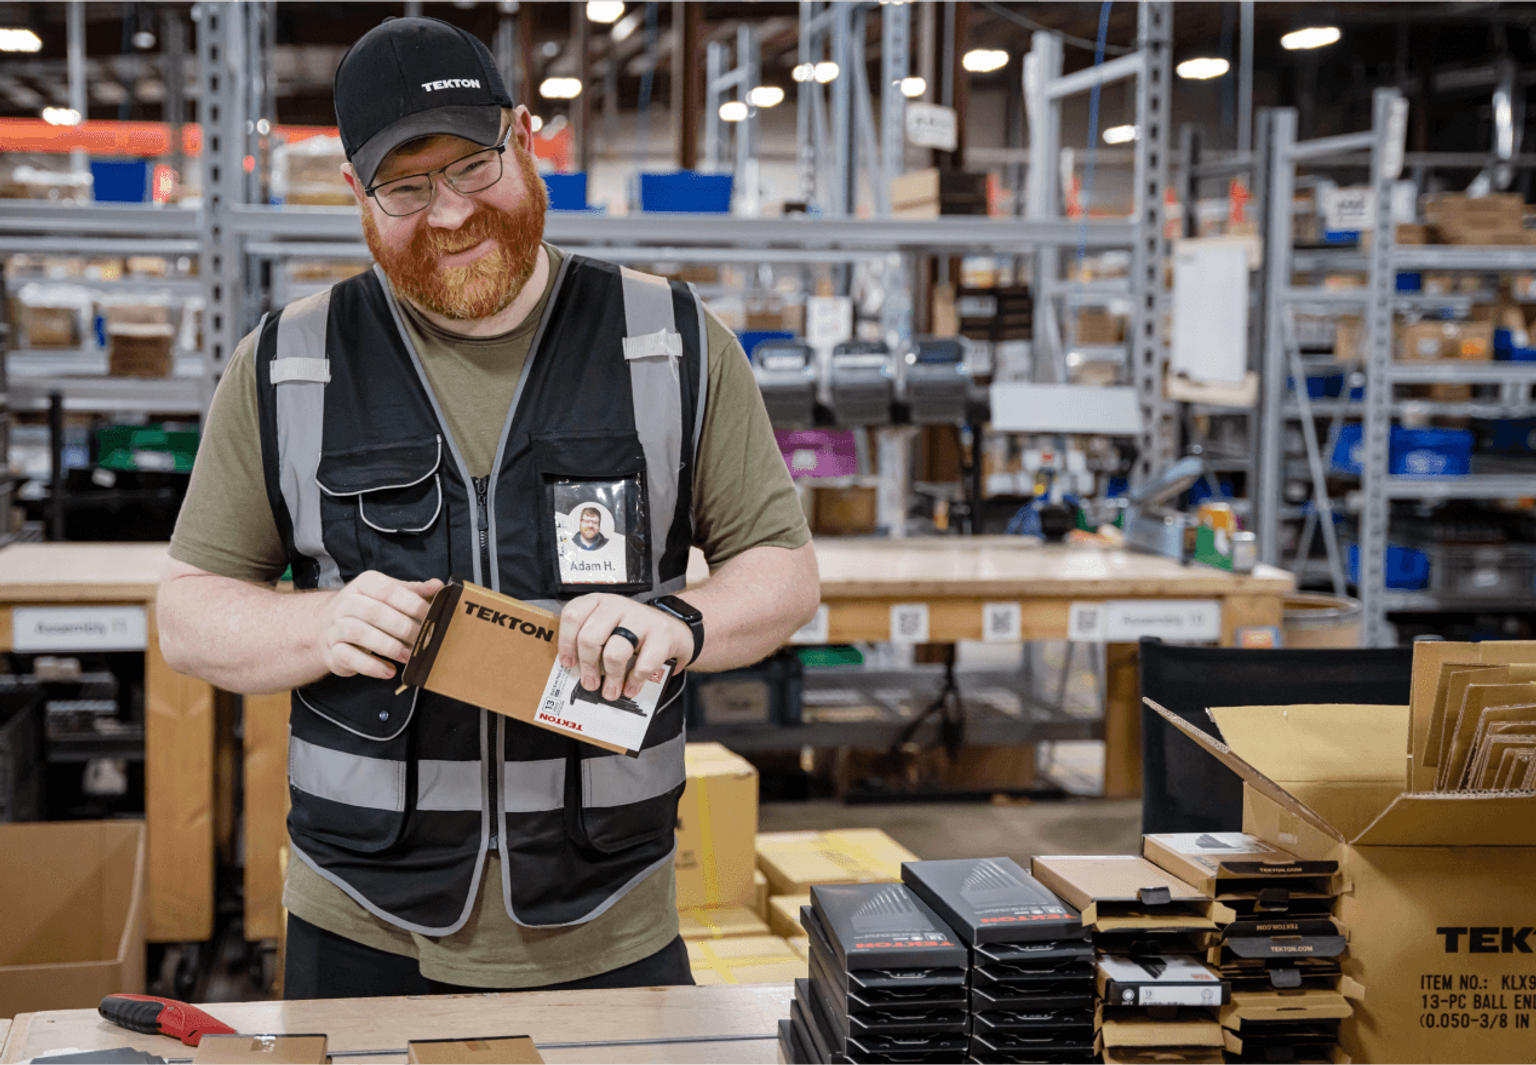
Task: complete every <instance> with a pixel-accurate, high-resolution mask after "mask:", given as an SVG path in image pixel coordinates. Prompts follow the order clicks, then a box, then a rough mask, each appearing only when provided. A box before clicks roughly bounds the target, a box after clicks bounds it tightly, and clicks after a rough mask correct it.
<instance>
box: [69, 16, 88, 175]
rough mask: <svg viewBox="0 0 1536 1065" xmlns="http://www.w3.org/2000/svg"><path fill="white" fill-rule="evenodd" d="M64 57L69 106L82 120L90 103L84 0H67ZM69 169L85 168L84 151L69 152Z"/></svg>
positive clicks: (79, 172)
mask: <svg viewBox="0 0 1536 1065" xmlns="http://www.w3.org/2000/svg"><path fill="white" fill-rule="evenodd" d="M65 32H66V41H65V46H64V47H65V57H66V64H67V66H68V71H69V73H68V77H69V107H70V110H72V111H74V112H75V113H76V114H78V115H79V116H80V121H81V122H84V121H85V120H86V117H87V113H88V112H89V111H90V105H89V103H88V102H87V96H86V84H85V0H69V10H68V15H67V24H66V31H65ZM69 169H70V171H71V173H73V174H75V175H76V176H79V175H81V174H84V173H85V172H86V170H87V163H86V158H85V152H84V151H83V150H81V149H79V148H77V149H75V150H74V151H72V152H70V153H69Z"/></svg>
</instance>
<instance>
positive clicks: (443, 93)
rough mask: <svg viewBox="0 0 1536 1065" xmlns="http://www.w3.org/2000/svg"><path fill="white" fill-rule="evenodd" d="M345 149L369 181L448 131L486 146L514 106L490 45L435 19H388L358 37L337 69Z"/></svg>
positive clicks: (493, 140)
mask: <svg viewBox="0 0 1536 1065" xmlns="http://www.w3.org/2000/svg"><path fill="white" fill-rule="evenodd" d="M334 91H335V98H336V124H337V126H338V127H339V128H340V131H341V146H342V149H343V150H344V151H345V152H346V153H347V159H348V160H349V161H350V162H351V163H352V168H353V169H354V170H355V171H357V176H358V178H359V179H360V180H361V181H362V183H363V184H364V185H365V186H368V185H372V184H373V183H374V179H375V175H376V174H377V172H378V169H379V165H380V164H381V163H383V162H384V159H385V157H386V156H388V155H389V153H390V152H392V151H394V150H395V149H396V148H398V147H400V146H401V145H402V144H405V143H406V142H408V141H413V140H416V139H417V138H420V137H430V136H435V135H439V134H447V135H449V136H454V137H462V138H463V139H464V140H467V141H470V142H472V143H474V144H481V145H484V146H485V147H487V148H489V147H491V146H492V145H494V144H496V143H497V141H498V139H499V137H500V134H501V109H502V108H504V107H511V106H513V103H512V97H511V95H510V94H509V93H508V92H507V89H506V86H505V85H503V84H502V80H501V75H500V74H499V73H498V72H497V70H496V61H495V60H494V59H493V58H492V57H491V52H490V49H488V48H486V46H485V45H484V44H483V43H482V42H481V41H480V40H479V38H477V37H475V36H474V34H472V33H468V32H466V31H464V30H461V29H459V28H458V27H457V26H452V25H449V24H448V23H446V22H443V21H441V20H440V19H435V18H419V17H415V18H389V19H385V20H384V21H383V22H382V23H381V24H379V25H378V26H375V27H374V28H373V29H371V30H369V31H368V32H367V33H365V34H363V36H362V37H361V38H359V40H358V42H357V43H356V44H354V45H353V46H352V47H351V48H350V49H349V50H348V51H347V54H346V55H344V56H343V57H342V59H341V64H340V65H339V66H338V67H337V68H336V81H335V86H334Z"/></svg>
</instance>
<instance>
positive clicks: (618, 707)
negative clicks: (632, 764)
mask: <svg viewBox="0 0 1536 1065" xmlns="http://www.w3.org/2000/svg"><path fill="white" fill-rule="evenodd" d="M671 675H672V667H671V666H670V665H664V666H662V667H661V668H660V669H658V670H657V671H656V672H655V673H652V674H651V676H650V679H649V680H647V681H646V682H645V685H644V686H643V687H642V688H641V689H640V694H639V695H637V696H635V698H633V699H626V698H624V697H623V696H622V695H620V697H619V698H617V699H615V700H613V701H612V702H610V701H609V700H607V699H604V698H603V693H602V688H601V687H599V688H598V690H597V691H595V692H589V691H587V690H586V689H585V688H583V687H582V686H581V671H580V670H579V669H566V668H565V667H564V666H562V665H561V664H560V662H559V661H558V660H556V662H555V664H554V666H553V667H552V668H551V669H550V671H549V679H548V680H547V681H545V683H544V694H543V695H542V696H540V698H539V708H538V710H537V711H535V712H534V715H533V720H534V724H536V725H541V726H543V727H544V728H548V729H554V730H555V731H556V732H567V733H570V734H571V735H572V736H575V737H576V738H577V739H589V740H599V741H601V742H603V743H611V744H614V745H616V746H619V747H623V748H624V749H625V750H626V751H638V750H639V749H640V745H641V744H642V743H644V742H645V732H646V729H648V728H649V727H650V724H651V715H652V714H654V713H655V712H656V703H657V700H659V699H660V698H661V693H662V689H664V688H665V687H666V685H667V678H668V677H670V676H671Z"/></svg>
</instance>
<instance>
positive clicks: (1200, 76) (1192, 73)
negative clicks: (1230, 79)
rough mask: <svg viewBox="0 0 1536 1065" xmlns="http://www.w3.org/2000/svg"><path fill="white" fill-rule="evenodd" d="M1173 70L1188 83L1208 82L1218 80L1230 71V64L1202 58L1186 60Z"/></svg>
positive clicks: (1221, 60)
mask: <svg viewBox="0 0 1536 1065" xmlns="http://www.w3.org/2000/svg"><path fill="white" fill-rule="evenodd" d="M1173 69H1174V72H1175V73H1176V74H1178V76H1179V77H1181V78H1186V79H1188V80H1190V81H1209V80H1210V79H1211V78H1219V77H1221V76H1222V75H1223V74H1225V73H1226V72H1227V71H1229V70H1231V69H1232V64H1231V63H1228V62H1227V61H1226V60H1225V59H1217V58H1214V57H1212V56H1202V57H1200V58H1199V59H1186V60H1184V62H1182V63H1180V64H1179V65H1178V66H1176V67H1174V68H1173Z"/></svg>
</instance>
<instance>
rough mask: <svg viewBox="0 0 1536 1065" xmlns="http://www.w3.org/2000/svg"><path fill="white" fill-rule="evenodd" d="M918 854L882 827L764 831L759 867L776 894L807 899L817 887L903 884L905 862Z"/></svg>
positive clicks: (758, 857) (912, 860)
mask: <svg viewBox="0 0 1536 1065" xmlns="http://www.w3.org/2000/svg"><path fill="white" fill-rule="evenodd" d="M915 861H917V855H915V854H913V853H912V852H911V851H909V850H907V848H905V847H903V846H902V845H901V844H899V843H897V842H896V841H895V840H894V839H892V838H891V837H890V836H888V835H886V834H885V833H884V832H882V831H880V829H878V828H848V829H842V830H841V831H837V832H762V833H759V834H758V837H757V867H758V868H759V869H761V870H762V871H763V872H764V874H766V875H767V877H768V884H769V887H770V889H771V890H772V892H773V893H774V894H775V895H803V894H805V893H806V892H807V891H809V890H810V889H811V885H813V884H865V883H875V882H880V881H893V882H894V881H897V880H900V879H901V863H902V862H915Z"/></svg>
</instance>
